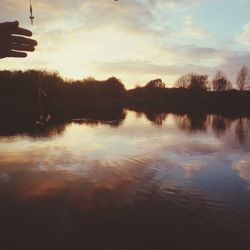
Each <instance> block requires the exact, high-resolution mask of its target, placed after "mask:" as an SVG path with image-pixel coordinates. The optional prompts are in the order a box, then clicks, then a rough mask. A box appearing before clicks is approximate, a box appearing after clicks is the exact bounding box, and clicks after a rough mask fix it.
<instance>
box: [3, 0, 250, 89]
mask: <svg viewBox="0 0 250 250" xmlns="http://www.w3.org/2000/svg"><path fill="white" fill-rule="evenodd" d="M32 2H33V11H34V16H35V21H34V26H31V24H30V20H29V0H0V22H4V21H12V20H13V21H14V20H19V22H20V26H21V27H24V28H28V29H31V30H32V31H33V34H34V38H35V39H36V40H37V41H38V43H39V45H38V47H37V50H36V52H35V53H32V54H30V55H29V56H28V57H27V58H26V59H13V58H9V59H4V60H1V61H0V69H1V70H4V69H8V70H14V69H15V70H26V69H42V70H50V71H58V72H59V73H60V74H61V75H62V76H63V77H64V78H67V79H82V78H86V77H95V78H96V79H98V80H104V79H107V78H109V77H111V76H115V77H117V78H119V79H120V80H121V81H122V82H123V83H124V84H125V86H126V87H127V88H133V87H134V86H136V85H138V84H139V85H145V84H146V83H147V82H149V81H150V80H152V79H156V78H161V79H162V80H163V81H164V82H165V83H166V85H167V86H168V87H171V86H173V84H174V82H175V81H176V79H177V78H178V77H179V76H181V75H184V74H187V73H189V72H196V73H201V74H208V75H209V76H210V78H212V77H213V75H214V74H215V73H216V71H217V70H222V71H224V72H225V73H226V74H227V76H228V77H229V79H230V80H231V81H232V83H234V82H235V78H236V74H237V72H238V71H239V70H240V68H241V67H242V66H243V65H246V66H248V67H249V68H250V14H249V10H250V0H119V1H113V0H70V1H69V0H32Z"/></svg>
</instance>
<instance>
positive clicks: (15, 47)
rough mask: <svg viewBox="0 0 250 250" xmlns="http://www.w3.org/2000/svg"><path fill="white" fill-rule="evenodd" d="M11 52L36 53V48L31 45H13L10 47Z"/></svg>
mask: <svg viewBox="0 0 250 250" xmlns="http://www.w3.org/2000/svg"><path fill="white" fill-rule="evenodd" d="M10 48H11V50H17V51H30V52H32V51H35V47H34V46H31V45H18V44H12V45H11V46H10Z"/></svg>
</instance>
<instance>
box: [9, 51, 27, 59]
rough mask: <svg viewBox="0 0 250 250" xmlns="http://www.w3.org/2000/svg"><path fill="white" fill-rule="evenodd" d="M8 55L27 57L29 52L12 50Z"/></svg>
mask: <svg viewBox="0 0 250 250" xmlns="http://www.w3.org/2000/svg"><path fill="white" fill-rule="evenodd" d="M6 57H18V58H24V57H27V53H25V52H20V51H14V50H11V51H9V52H8V53H7V54H6Z"/></svg>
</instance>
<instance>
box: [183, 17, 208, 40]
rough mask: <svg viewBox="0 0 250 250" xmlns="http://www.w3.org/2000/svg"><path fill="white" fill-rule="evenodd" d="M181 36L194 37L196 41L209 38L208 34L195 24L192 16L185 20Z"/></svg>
mask: <svg viewBox="0 0 250 250" xmlns="http://www.w3.org/2000/svg"><path fill="white" fill-rule="evenodd" d="M180 35H181V36H187V37H192V38H194V39H198V40H202V39H205V38H207V37H208V34H207V32H206V31H205V30H204V29H203V28H201V27H199V26H198V25H196V24H195V23H194V20H193V17H192V16H186V17H184V19H183V28H182V31H181V33H180Z"/></svg>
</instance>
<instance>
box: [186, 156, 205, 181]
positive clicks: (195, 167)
mask: <svg viewBox="0 0 250 250" xmlns="http://www.w3.org/2000/svg"><path fill="white" fill-rule="evenodd" d="M207 166H208V164H207V163H206V162H204V161H200V160H193V161H189V162H185V163H183V164H181V167H182V168H183V170H184V172H185V177H186V178H187V179H191V178H192V177H193V175H194V174H195V173H197V172H200V171H202V170H204V169H205V168H206V167H207Z"/></svg>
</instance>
